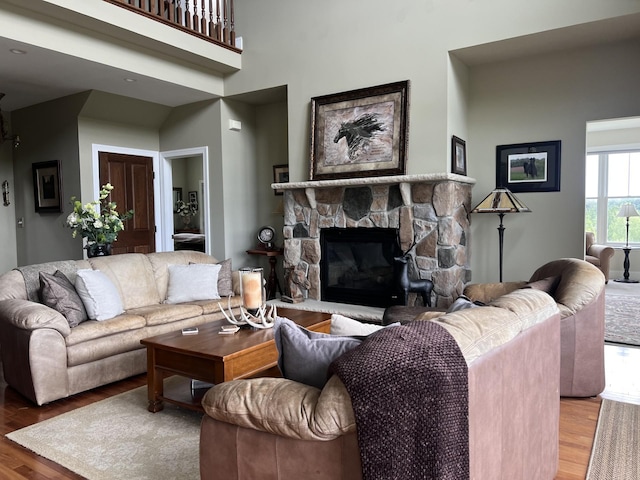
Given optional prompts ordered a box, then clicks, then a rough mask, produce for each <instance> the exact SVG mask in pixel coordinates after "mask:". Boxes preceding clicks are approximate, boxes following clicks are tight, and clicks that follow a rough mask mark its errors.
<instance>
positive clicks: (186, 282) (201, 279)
mask: <svg viewBox="0 0 640 480" xmlns="http://www.w3.org/2000/svg"><path fill="white" fill-rule="evenodd" d="M220 269H221V266H220V265H207V264H202V263H201V264H191V265H169V286H168V288H167V299H166V300H165V303H184V302H193V301H196V300H209V299H215V298H220V295H218V273H219V272H220Z"/></svg>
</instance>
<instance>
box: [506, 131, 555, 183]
mask: <svg viewBox="0 0 640 480" xmlns="http://www.w3.org/2000/svg"><path fill="white" fill-rule="evenodd" d="M560 147H561V142H560V140H553V141H548V142H535V143H518V144H513V145H498V146H497V147H496V187H504V188H508V189H509V190H511V191H512V192H514V193H519V192H559V191H560Z"/></svg>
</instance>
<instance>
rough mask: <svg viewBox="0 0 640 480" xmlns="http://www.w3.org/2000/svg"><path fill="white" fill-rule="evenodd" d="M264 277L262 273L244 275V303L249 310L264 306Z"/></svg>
mask: <svg viewBox="0 0 640 480" xmlns="http://www.w3.org/2000/svg"><path fill="white" fill-rule="evenodd" d="M261 280H262V275H261V274H260V272H248V273H243V274H242V301H243V303H244V307H245V308H246V309H248V310H257V309H258V308H260V307H261V306H262V281H261Z"/></svg>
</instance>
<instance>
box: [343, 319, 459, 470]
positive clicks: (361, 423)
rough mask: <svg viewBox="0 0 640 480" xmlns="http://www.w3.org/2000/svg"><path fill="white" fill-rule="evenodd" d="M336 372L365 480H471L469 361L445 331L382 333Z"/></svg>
mask: <svg viewBox="0 0 640 480" xmlns="http://www.w3.org/2000/svg"><path fill="white" fill-rule="evenodd" d="M331 370H332V372H333V373H336V374H337V375H338V377H339V378H340V379H341V380H342V382H343V383H344V384H345V386H346V387H347V390H348V392H349V395H350V397H351V401H352V403H353V410H354V413H355V418H356V427H357V432H358V445H359V448H360V458H361V461H362V474H363V479H364V480H381V479H385V480H386V479H397V480H426V479H450V480H462V479H467V478H469V421H468V416H469V415H468V412H469V409H468V381H467V380H468V378H467V364H466V362H465V360H464V357H463V356H462V353H461V352H460V348H459V347H458V345H457V343H456V342H455V340H454V339H453V337H451V335H450V334H449V332H447V331H446V330H445V329H444V328H443V327H441V326H440V325H437V324H435V323H432V322H429V321H416V322H411V323H408V324H406V325H401V326H397V327H392V328H384V329H382V330H379V331H377V332H375V333H373V334H372V335H370V336H369V337H367V338H366V339H365V340H364V342H363V343H362V344H361V345H360V346H358V347H357V348H355V349H353V350H351V351H349V352H347V353H345V354H344V355H342V356H341V357H339V358H338V359H336V360H335V361H334V362H333V364H332V365H331Z"/></svg>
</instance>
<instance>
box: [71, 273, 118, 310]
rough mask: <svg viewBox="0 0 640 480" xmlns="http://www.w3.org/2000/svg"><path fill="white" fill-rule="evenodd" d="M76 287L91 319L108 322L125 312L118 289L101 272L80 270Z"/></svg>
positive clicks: (77, 274)
mask: <svg viewBox="0 0 640 480" xmlns="http://www.w3.org/2000/svg"><path fill="white" fill-rule="evenodd" d="M75 287H76V291H77V292H78V295H80V298H81V299H82V303H83V304H84V308H85V310H86V311H87V316H88V317H89V318H90V319H92V320H100V321H102V320H107V319H109V318H113V317H117V316H118V315H120V314H121V313H123V312H124V307H123V306H122V299H121V298H120V294H119V293H118V289H117V288H116V286H115V285H114V284H113V282H111V280H109V277H107V276H106V275H105V274H104V273H103V272H101V271H100V270H91V269H82V270H78V272H77V273H76V283H75Z"/></svg>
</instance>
